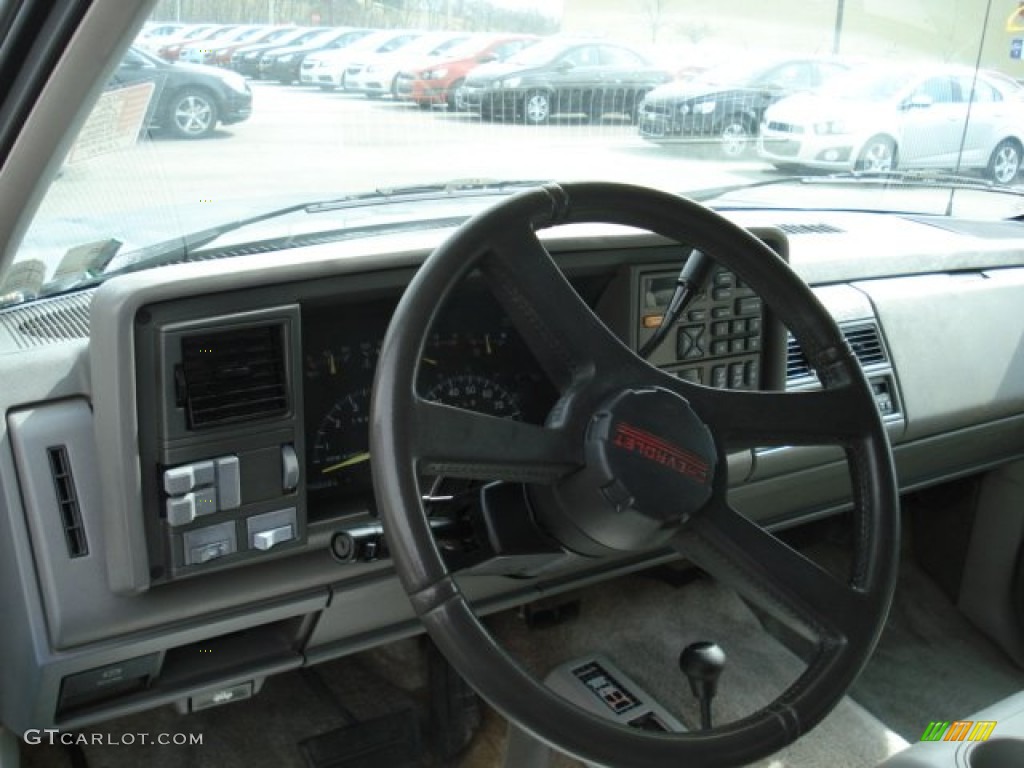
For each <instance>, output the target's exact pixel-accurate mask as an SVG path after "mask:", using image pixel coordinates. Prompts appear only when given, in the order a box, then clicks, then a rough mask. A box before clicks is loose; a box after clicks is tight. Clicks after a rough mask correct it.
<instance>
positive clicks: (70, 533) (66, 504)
mask: <svg viewBox="0 0 1024 768" xmlns="http://www.w3.org/2000/svg"><path fill="white" fill-rule="evenodd" d="M46 455H47V457H48V458H49V460H50V473H51V474H52V475H53V487H54V491H55V492H56V494H57V508H58V509H59V510H60V522H61V525H62V526H63V527H64V541H65V543H66V544H67V547H68V556H69V557H72V558H74V557H85V556H86V555H88V554H89V543H88V542H87V541H86V539H85V528H84V526H83V525H82V510H81V507H80V506H79V504H78V493H77V491H76V490H75V479H74V477H73V476H72V474H71V461H70V460H69V459H68V449H67V448H66V447H65V446H63V445H56V446H53V447H50V448H47V449H46Z"/></svg>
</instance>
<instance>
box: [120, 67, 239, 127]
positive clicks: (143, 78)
mask: <svg viewBox="0 0 1024 768" xmlns="http://www.w3.org/2000/svg"><path fill="white" fill-rule="evenodd" d="M143 82H152V83H155V84H156V89H155V91H154V96H153V99H152V101H151V102H150V105H149V109H148V112H147V116H146V120H147V127H148V128H154V129H161V130H163V131H166V132H168V133H170V134H171V135H173V136H177V137H178V138H182V139H199V138H203V137H204V136H208V135H209V134H211V133H212V132H213V130H214V129H215V128H216V127H217V124H218V123H221V124H223V125H231V124H232V123H239V122H241V121H242V120H246V119H247V118H248V117H249V115H251V114H252V91H251V90H250V89H249V85H248V84H247V83H246V82H245V78H243V77H241V76H240V75H238V74H236V73H234V72H225V71H223V70H220V69H217V68H216V67H208V66H205V65H202V64H185V63H175V64H171V63H169V62H166V61H164V60H162V59H160V58H158V57H156V56H152V55H150V54H148V53H146V52H145V51H142V50H140V49H138V48H130V49H129V50H128V52H127V53H126V54H125V55H124V58H122V59H121V63H120V64H119V65H118V67H117V70H116V71H115V72H114V74H113V75H112V76H111V78H110V81H109V82H108V84H107V87H108V89H111V90H113V89H115V88H122V87H125V86H129V85H135V84H138V83H143Z"/></svg>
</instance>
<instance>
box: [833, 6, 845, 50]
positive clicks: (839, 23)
mask: <svg viewBox="0 0 1024 768" xmlns="http://www.w3.org/2000/svg"><path fill="white" fill-rule="evenodd" d="M845 5H846V0H836V29H835V33H834V34H833V35H832V55H833V56H836V55H838V54H839V38H840V37H841V36H842V34H843V10H844V6H845Z"/></svg>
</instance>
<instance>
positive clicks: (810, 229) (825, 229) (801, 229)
mask: <svg viewBox="0 0 1024 768" xmlns="http://www.w3.org/2000/svg"><path fill="white" fill-rule="evenodd" d="M778 227H779V229H781V230H782V231H783V232H785V233H786V234H787V235H838V234H839V233H841V232H842V231H843V230H842V229H840V228H839V227H837V226H834V225H832V224H824V223H822V224H779V225H778Z"/></svg>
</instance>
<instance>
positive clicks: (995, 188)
mask: <svg viewBox="0 0 1024 768" xmlns="http://www.w3.org/2000/svg"><path fill="white" fill-rule="evenodd" d="M794 184H799V185H804V186H814V185H822V186H826V185H850V184H865V185H872V186H878V187H907V188H918V189H920V188H936V189H947V190H948V189H973V190H979V191H988V192H998V193H1000V194H1006V195H1015V196H1017V197H1021V196H1024V190H1021V189H1018V188H1016V187H1007V186H1005V185H1002V184H996V183H995V182H994V181H987V180H985V179H977V178H973V177H971V176H962V175H960V174H956V173H933V172H930V171H844V172H842V173H830V174H822V175H792V176H779V177H777V178H774V179H764V180H763V181H753V182H747V183H746V184H727V185H724V186H720V187H707V188H705V189H697V190H693V191H690V192H685V193H684V194H685V195H686V197H688V198H690V199H691V200H695V201H696V202H698V203H705V202H709V201H711V200H717V199H718V198H720V197H725V196H726V195H730V194H732V193H734V192H744V191H746V190H749V189H758V188H760V187H776V186H784V185H794Z"/></svg>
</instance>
